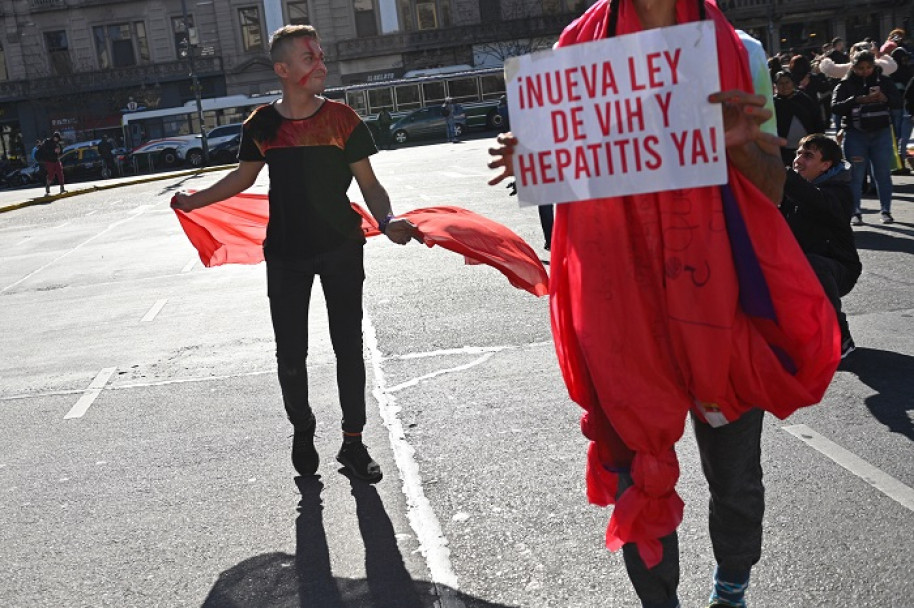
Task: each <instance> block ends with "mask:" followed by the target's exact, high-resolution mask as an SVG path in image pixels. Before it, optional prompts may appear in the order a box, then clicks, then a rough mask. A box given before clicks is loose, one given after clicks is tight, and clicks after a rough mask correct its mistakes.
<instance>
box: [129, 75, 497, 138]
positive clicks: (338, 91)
mask: <svg viewBox="0 0 914 608" xmlns="http://www.w3.org/2000/svg"><path fill="white" fill-rule="evenodd" d="M324 94H325V95H326V97H328V98H329V99H335V100H338V101H342V102H345V103H346V104H348V105H349V106H350V107H352V108H353V109H354V110H355V111H356V112H357V113H358V114H359V116H361V117H362V120H364V121H365V122H366V124H368V126H369V127H371V128H372V129H373V130H375V131H376V125H375V122H376V121H377V117H378V112H380V111H381V110H382V109H385V108H386V109H387V110H388V111H389V112H390V114H391V116H392V117H393V119H394V120H396V119H398V118H400V117H402V116H405V115H406V114H408V113H409V112H410V111H412V110H415V109H418V108H422V107H425V106H433V105H441V104H442V103H443V102H444V99H445V98H446V97H450V98H451V99H452V100H453V101H454V103H459V104H460V105H461V106H463V109H464V112H465V113H466V117H467V126H468V127H480V128H488V129H497V128H499V127H500V126H501V116H500V115H499V114H498V111H497V106H498V100H499V98H500V97H501V96H502V95H504V94H505V78H504V71H503V69H502V68H486V69H479V70H474V69H473V68H471V67H470V66H453V67H451V68H437V69H431V70H424V71H418V72H413V73H408V74H407V75H406V76H405V77H404V78H401V79H398V80H388V81H384V82H371V83H364V84H354V85H349V86H343V87H333V88H329V89H327V90H326V91H325V93H324ZM281 96H282V95H281V93H280V92H278V91H276V92H271V93H263V94H259V95H228V96H225V97H213V98H208V99H202V100H201V102H200V103H201V106H202V108H203V122H204V127H205V129H206V130H207V131H209V130H210V129H213V128H215V127H218V126H221V125H227V124H232V123H238V122H243V121H244V120H245V119H246V118H247V117H248V115H250V113H251V112H252V111H253V110H254V108H256V107H258V106H261V105H263V104H267V103H271V102H273V101H274V100H276V99H279V98H280V97H281ZM121 127H122V130H123V133H124V145H125V146H127V147H128V148H136V147H137V146H139V145H141V144H143V143H145V142H147V141H150V140H158V139H163V138H172V137H178V136H186V135H193V134H195V133H200V121H199V118H198V115H197V103H196V101H195V100H191V101H188V102H187V103H185V104H184V105H183V106H178V107H174V108H160V109H155V110H137V111H134V112H124V114H123V115H122V117H121Z"/></svg>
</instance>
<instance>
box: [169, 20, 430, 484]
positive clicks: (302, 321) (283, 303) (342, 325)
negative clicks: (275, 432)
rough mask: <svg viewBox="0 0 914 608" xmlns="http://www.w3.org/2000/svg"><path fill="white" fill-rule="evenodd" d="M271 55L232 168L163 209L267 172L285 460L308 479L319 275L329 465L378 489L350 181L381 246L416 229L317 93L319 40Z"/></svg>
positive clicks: (292, 33) (303, 37) (350, 130)
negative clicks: (332, 391) (334, 395)
mask: <svg viewBox="0 0 914 608" xmlns="http://www.w3.org/2000/svg"><path fill="white" fill-rule="evenodd" d="M270 58H271V59H272V61H273V70H274V71H275V72H276V75H277V76H278V77H279V81H280V85H281V87H282V92H283V95H282V99H280V100H279V101H276V102H274V103H273V104H270V105H266V106H261V107H259V108H257V109H256V110H254V112H253V113H252V114H251V116H250V117H248V119H247V120H246V121H245V123H244V128H243V130H242V138H241V146H240V149H239V152H238V159H239V161H240V162H239V163H238V167H237V168H236V169H234V170H233V171H231V172H229V173H228V174H227V175H226V176H225V177H223V178H222V179H220V180H219V181H218V182H216V183H215V184H213V185H212V186H210V187H208V188H205V189H203V190H200V191H199V192H195V193H193V194H185V193H178V194H176V195H175V197H174V198H173V199H172V207H173V208H175V209H178V210H180V211H185V212H190V211H193V210H194V209H199V208H201V207H204V206H206V205H211V204H213V203H215V202H218V201H221V200H224V199H227V198H230V197H233V196H235V195H237V194H239V193H240V192H242V191H244V190H246V189H247V188H249V187H250V186H252V185H253V184H254V181H255V180H256V179H257V175H258V174H259V173H260V170H261V169H263V167H264V165H269V166H270V195H269V207H270V210H269V222H268V224H267V229H266V240H265V241H264V247H263V250H264V257H265V259H266V262H267V295H268V296H269V299H270V314H271V317H272V320H273V330H274V334H275V337H276V360H277V367H278V373H279V384H280V388H281V389H282V396H283V403H284V405H285V409H286V413H287V415H288V417H289V420H290V421H291V422H292V425H293V426H294V428H295V432H294V436H293V440H292V463H293V465H294V466H295V469H296V470H297V471H298V473H299V474H300V475H302V476H310V475H314V474H315V473H316V471H317V468H318V464H319V456H318V453H317V451H316V449H315V447H314V433H315V426H316V420H315V418H314V414H313V412H312V410H311V406H310V404H309V401H308V373H307V366H306V358H307V355H308V306H309V301H310V299H311V288H312V285H313V284H314V278H315V277H316V276H320V279H321V287H322V288H323V291H324V297H325V299H326V301H327V309H328V317H329V324H330V339H331V341H332V343H333V351H334V353H335V355H336V360H337V385H338V390H339V396H340V405H341V407H342V410H343V419H342V431H343V443H342V447H341V448H340V451H339V453H338V454H337V460H338V461H339V462H340V463H341V464H342V465H343V466H344V467H345V468H346V469H347V470H348V471H349V473H351V474H352V475H353V476H355V477H357V478H358V479H361V480H363V481H367V482H370V483H375V482H377V481H380V480H381V477H382V474H381V468H380V466H379V465H378V464H377V463H376V462H375V461H374V459H372V458H371V456H370V455H369V453H368V450H367V448H366V446H365V445H364V444H363V443H362V429H363V427H364V425H365V362H364V360H363V358H362V356H363V355H362V284H363V282H364V280H365V268H364V264H363V246H364V244H365V237H364V235H363V232H362V228H361V225H362V219H361V217H360V215H359V214H358V213H357V212H356V211H355V210H354V209H353V208H352V207H351V205H350V204H349V197H348V196H347V194H346V192H347V190H348V188H349V185H350V184H351V183H352V178H353V177H355V179H356V182H357V183H358V185H359V188H360V189H361V191H362V194H363V195H364V197H365V202H366V203H367V205H368V208H369V210H370V211H371V214H372V215H373V216H374V218H375V220H376V221H377V223H378V226H379V230H380V232H381V233H382V234H385V235H386V236H387V237H388V238H389V239H390V240H391V241H393V242H395V243H398V244H401V245H403V244H406V243H408V242H409V241H410V240H411V239H412V238H413V236H414V235H415V226H414V225H413V224H412V223H411V222H409V221H407V220H404V219H399V218H395V217H394V216H393V213H392V211H391V206H390V199H389V197H388V195H387V191H386V190H385V189H384V187H383V186H382V185H381V183H380V182H379V181H378V179H377V177H376V176H375V174H374V171H373V169H372V166H371V161H370V160H369V156H370V155H372V154H374V153H376V152H377V148H376V147H375V144H374V141H373V139H372V136H371V133H370V132H369V131H368V128H367V127H366V126H365V123H363V122H362V120H361V119H360V118H359V116H358V115H357V114H356V113H355V111H354V110H352V108H350V107H349V106H347V105H345V104H342V103H339V102H335V101H332V100H330V99H326V98H324V97H322V96H321V93H322V92H323V90H324V81H325V79H326V76H327V66H326V65H324V52H323V50H322V49H321V46H320V40H319V38H318V35H317V31H316V30H315V29H314V28H313V27H311V26H306V25H287V26H284V27H282V28H280V29H278V30H277V31H276V32H274V33H273V36H272V38H271V40H270Z"/></svg>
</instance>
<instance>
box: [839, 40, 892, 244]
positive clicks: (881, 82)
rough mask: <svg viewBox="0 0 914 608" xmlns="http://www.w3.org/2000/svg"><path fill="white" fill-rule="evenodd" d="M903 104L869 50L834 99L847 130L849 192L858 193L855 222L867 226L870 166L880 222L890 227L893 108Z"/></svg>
mask: <svg viewBox="0 0 914 608" xmlns="http://www.w3.org/2000/svg"><path fill="white" fill-rule="evenodd" d="M902 103H903V100H902V96H901V94H900V93H899V92H898V89H897V88H896V87H895V84H894V83H893V82H892V81H891V80H890V79H889V78H888V77H887V76H884V75H883V74H882V72H881V70H880V69H879V68H878V67H877V66H876V57H875V55H874V54H873V53H872V52H870V51H861V52H859V53H857V54H856V55H854V58H853V60H852V66H851V70H850V71H849V72H848V73H847V74H846V75H845V76H844V78H843V79H841V82H839V83H838V86H837V87H835V91H834V93H833V95H832V111H833V112H834V113H835V114H837V115H839V116H841V128H842V129H844V141H843V146H844V157H845V158H846V159H847V160H848V161H849V162H850V163H851V190H852V191H853V195H854V216H853V219H852V220H851V223H852V224H854V225H855V226H860V225H861V224H863V210H862V209H861V206H860V198H861V195H862V189H863V180H864V178H865V176H866V172H867V168H869V169H870V174H871V175H872V176H873V181H874V182H875V184H876V192H877V193H878V195H879V207H880V211H881V213H882V223H883V224H891V223H892V222H894V221H895V220H894V218H893V217H892V162H893V159H894V155H895V151H894V147H893V143H892V119H891V113H890V110H892V109H897V108H900V107H901V106H902Z"/></svg>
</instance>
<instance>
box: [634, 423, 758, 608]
mask: <svg viewBox="0 0 914 608" xmlns="http://www.w3.org/2000/svg"><path fill="white" fill-rule="evenodd" d="M762 416H763V412H762V410H759V409H754V410H750V411H748V412H746V413H745V414H743V415H742V416H741V417H740V418H739V419H738V420H734V421H733V422H731V423H730V424H726V425H724V426H722V427H718V428H713V427H711V425H709V424H706V423H704V422H702V421H700V420H699V419H698V418H696V417H695V416H694V415H693V416H692V427H693V429H694V430H695V439H696V441H697V442H698V451H699V454H700V455H701V467H702V470H703V471H704V474H705V478H706V479H707V480H708V486H709V488H710V490H711V500H710V503H709V512H708V524H709V532H710V534H711V544H712V545H713V547H714V557H715V559H716V560H717V564H718V566H719V567H720V569H721V572H722V573H732V574H733V576H734V578H740V577H743V576H744V575H745V576H746V577H748V574H749V571H750V570H751V568H752V566H753V565H755V564H756V562H758V560H759V559H760V558H761V556H762V517H763V515H764V513H765V487H764V486H763V485H762V464H761V459H762V448H761V439H762ZM628 485H631V479H630V478H628V479H621V480H620V489H622V488H623V486H624V487H627V486H628ZM660 541H661V543H662V544H663V559H662V560H661V562H660V563H659V564H657V565H656V566H655V567H653V568H651V569H648V568H647V566H645V565H644V562H643V561H642V560H641V556H640V555H639V554H638V548H637V546H636V545H635V544H634V543H628V544H626V545H625V546H623V547H622V552H623V555H624V557H625V567H626V569H627V571H628V576H629V578H630V579H631V581H632V585H633V586H634V588H635V592H636V593H637V594H638V597H639V598H640V599H641V602H642V604H643V606H646V607H650V608H668V607H673V606H676V605H677V603H678V600H677V597H676V588H677V586H678V585H679V547H678V538H677V536H676V532H673V533H672V534H670V535H668V536H665V537H663V538H661V539H660Z"/></svg>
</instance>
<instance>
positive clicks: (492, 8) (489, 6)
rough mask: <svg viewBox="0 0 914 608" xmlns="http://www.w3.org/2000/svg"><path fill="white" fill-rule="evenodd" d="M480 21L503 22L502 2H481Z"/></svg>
mask: <svg viewBox="0 0 914 608" xmlns="http://www.w3.org/2000/svg"><path fill="white" fill-rule="evenodd" d="M479 21H480V22H481V23H489V22H490V21H501V2H500V0H479Z"/></svg>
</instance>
